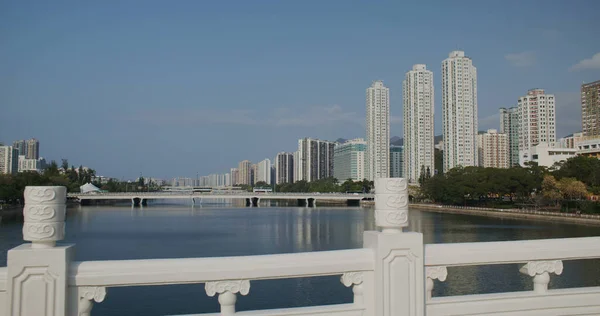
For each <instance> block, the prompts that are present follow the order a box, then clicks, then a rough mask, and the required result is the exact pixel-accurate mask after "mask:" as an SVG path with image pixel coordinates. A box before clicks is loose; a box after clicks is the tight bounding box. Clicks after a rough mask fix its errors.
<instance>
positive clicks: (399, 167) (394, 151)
mask: <svg viewBox="0 0 600 316" xmlns="http://www.w3.org/2000/svg"><path fill="white" fill-rule="evenodd" d="M403 150H404V146H396V145H390V178H404V177H405V176H404V166H405V164H404V152H403ZM423 172H425V173H427V169H426V168H425V166H423ZM429 172H430V173H429V174H430V175H431V176H433V173H434V171H433V169H429ZM418 181H419V179H417V182H418Z"/></svg>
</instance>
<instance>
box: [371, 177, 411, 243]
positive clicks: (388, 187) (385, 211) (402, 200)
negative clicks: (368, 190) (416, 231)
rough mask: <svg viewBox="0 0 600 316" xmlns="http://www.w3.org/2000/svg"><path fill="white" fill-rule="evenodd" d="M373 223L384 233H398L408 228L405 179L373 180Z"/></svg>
mask: <svg viewBox="0 0 600 316" xmlns="http://www.w3.org/2000/svg"><path fill="white" fill-rule="evenodd" d="M375 223H376V224H377V226H379V227H381V228H382V232H384V233H400V232H402V227H406V226H408V182H407V181H406V179H404V178H381V179H375Z"/></svg>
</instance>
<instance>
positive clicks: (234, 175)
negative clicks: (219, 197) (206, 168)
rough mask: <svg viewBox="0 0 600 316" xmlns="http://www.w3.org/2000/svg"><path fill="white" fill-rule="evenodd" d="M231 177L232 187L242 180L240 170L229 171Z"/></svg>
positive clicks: (232, 169)
mask: <svg viewBox="0 0 600 316" xmlns="http://www.w3.org/2000/svg"><path fill="white" fill-rule="evenodd" d="M229 177H230V178H231V185H232V186H234V185H236V184H238V181H239V179H240V169H238V168H231V169H229Z"/></svg>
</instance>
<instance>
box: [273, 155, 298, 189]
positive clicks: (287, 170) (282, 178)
mask: <svg viewBox="0 0 600 316" xmlns="http://www.w3.org/2000/svg"><path fill="white" fill-rule="evenodd" d="M293 182H294V154H293V153H286V152H280V153H278V154H277V156H276V157H275V183H276V184H282V183H293Z"/></svg>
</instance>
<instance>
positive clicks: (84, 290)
mask: <svg viewBox="0 0 600 316" xmlns="http://www.w3.org/2000/svg"><path fill="white" fill-rule="evenodd" d="M78 290H79V295H78V296H79V307H78V308H77V312H78V315H79V316H90V313H91V312H92V307H94V302H96V303H100V302H102V301H104V298H105V297H106V288H105V287H102V286H98V287H94V286H90V287H87V286H86V287H81V288H79V289H78Z"/></svg>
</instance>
